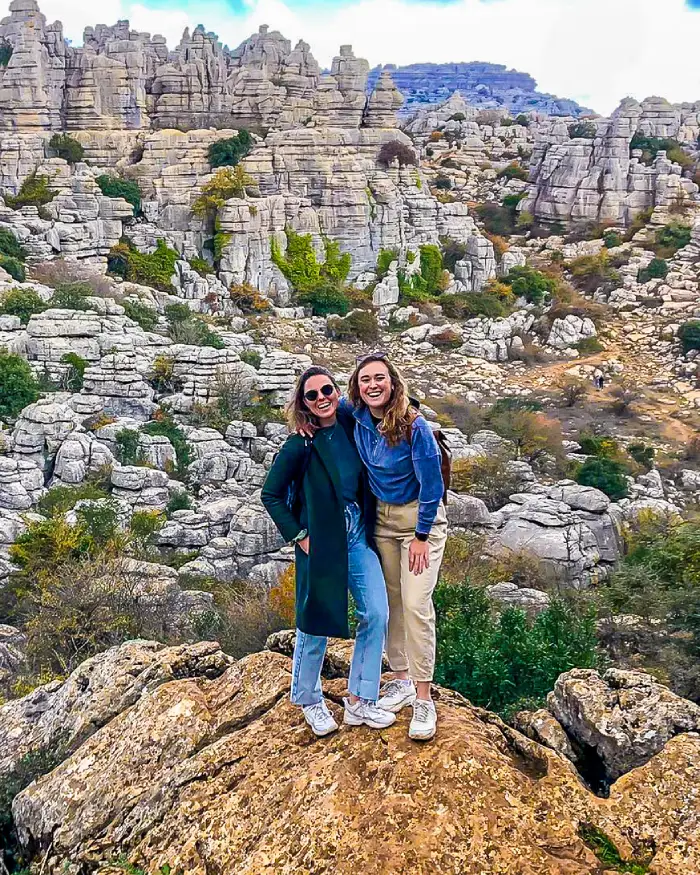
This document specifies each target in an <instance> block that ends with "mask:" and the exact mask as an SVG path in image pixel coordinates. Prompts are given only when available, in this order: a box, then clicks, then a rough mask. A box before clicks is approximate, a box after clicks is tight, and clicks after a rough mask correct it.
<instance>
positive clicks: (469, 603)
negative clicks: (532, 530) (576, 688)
mask: <svg viewBox="0 0 700 875" xmlns="http://www.w3.org/2000/svg"><path fill="white" fill-rule="evenodd" d="M434 601H435V609H436V613H437V654H436V656H437V658H436V665H435V681H436V683H439V684H442V685H443V686H446V687H449V688H451V689H454V690H457V692H459V693H461V694H462V695H464V696H466V697H467V698H468V699H469V700H470V701H471V702H472V703H473V704H475V705H478V706H480V707H483V708H488V709H490V710H494V711H497V712H500V713H501V714H503V715H504V716H507V715H509V714H512V713H514V712H515V711H517V710H519V705H520V703H522V702H523V700H530V701H532V700H535V701H543V700H544V698H545V696H546V694H547V693H548V692H549V691H550V690H551V689H552V687H553V686H554V682H555V681H556V679H557V677H558V676H559V675H560V674H561V673H562V672H565V671H569V670H570V669H572V668H593V667H595V666H596V663H597V658H596V650H595V646H596V633H595V615H594V614H593V613H592V612H591V611H588V612H584V613H579V612H577V611H576V610H573V609H572V608H571V607H570V606H568V605H565V604H563V603H561V602H559V601H555V602H553V603H552V604H551V605H550V607H548V608H547V610H545V611H543V612H542V613H541V614H539V616H538V617H536V618H535V620H534V621H529V620H528V619H527V616H526V614H525V613H524V611H520V610H516V609H514V608H508V609H507V610H505V611H503V613H502V614H501V615H500V616H495V615H494V613H493V611H492V608H491V604H490V602H489V599H488V596H487V595H486V594H485V592H484V591H483V590H482V589H481V588H479V587H476V586H473V585H471V584H470V582H469V580H465V581H464V582H463V583H461V584H447V583H445V582H444V581H441V582H439V583H438V586H437V587H436V589H435V595H434Z"/></svg>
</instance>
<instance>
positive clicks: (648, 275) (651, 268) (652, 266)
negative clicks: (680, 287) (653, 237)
mask: <svg viewBox="0 0 700 875" xmlns="http://www.w3.org/2000/svg"><path fill="white" fill-rule="evenodd" d="M667 273H668V263H667V262H666V261H664V259H663V258H652V260H651V261H650V262H649V264H648V265H647V266H646V267H644V268H642V269H641V270H640V271H639V274H638V275H637V282H640V283H648V282H649V280H656V279H664V278H665V277H666V274H667Z"/></svg>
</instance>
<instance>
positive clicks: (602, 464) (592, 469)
mask: <svg viewBox="0 0 700 875" xmlns="http://www.w3.org/2000/svg"><path fill="white" fill-rule="evenodd" d="M575 480H576V482H577V483H580V484H581V486H593V487H594V488H595V489H600V491H601V492H604V493H605V494H606V495H607V496H608V498H610V499H612V500H613V501H619V500H620V499H621V498H627V494H628V491H629V490H628V486H627V478H626V476H625V467H624V465H622V464H621V463H620V462H616V461H614V460H613V459H606V458H600V457H597V456H594V457H593V458H591V459H586V461H585V462H584V463H583V465H581V467H580V468H579V469H578V470H577V471H576V473H575Z"/></svg>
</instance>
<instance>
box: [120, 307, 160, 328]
mask: <svg viewBox="0 0 700 875" xmlns="http://www.w3.org/2000/svg"><path fill="white" fill-rule="evenodd" d="M122 306H123V307H124V315H125V316H128V317H129V319H133V320H134V322H136V323H137V324H138V325H140V326H141V328H143V330H144V331H153V330H154V329H155V327H156V326H157V325H158V313H157V312H156V311H155V310H154V309H153V307H149V306H148V304H144V303H143V302H141V301H128V300H127V301H124V303H123V304H122Z"/></svg>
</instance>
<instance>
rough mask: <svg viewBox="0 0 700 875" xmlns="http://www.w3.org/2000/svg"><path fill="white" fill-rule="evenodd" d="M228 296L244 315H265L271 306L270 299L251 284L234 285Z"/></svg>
mask: <svg viewBox="0 0 700 875" xmlns="http://www.w3.org/2000/svg"><path fill="white" fill-rule="evenodd" d="M228 294H229V297H230V299H231V300H232V301H233V302H234V304H235V305H236V306H237V307H238V309H239V310H240V311H241V312H242V313H247V314H255V313H265V312H266V311H267V310H269V309H270V306H271V305H270V300H269V298H266V297H264V296H263V295H261V294H260V292H259V290H258V289H256V288H255V286H251V285H250V284H249V283H238V284H234V285H232V286H231V287H230V289H229V290H228Z"/></svg>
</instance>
